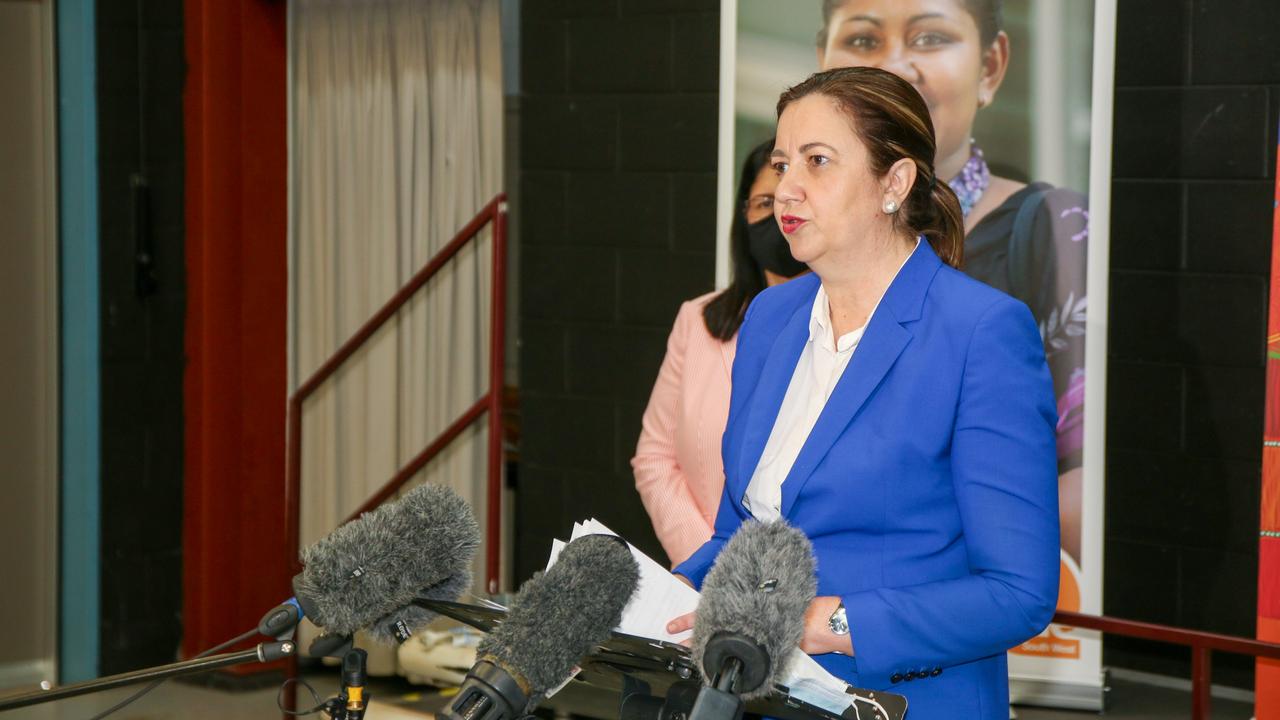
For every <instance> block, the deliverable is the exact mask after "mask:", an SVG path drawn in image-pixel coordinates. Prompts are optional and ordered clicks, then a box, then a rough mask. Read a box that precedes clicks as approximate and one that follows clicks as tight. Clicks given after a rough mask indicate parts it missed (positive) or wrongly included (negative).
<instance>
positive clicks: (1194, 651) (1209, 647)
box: [1053, 610, 1280, 720]
mask: <svg viewBox="0 0 1280 720" xmlns="http://www.w3.org/2000/svg"><path fill="white" fill-rule="evenodd" d="M1053 621H1054V622H1056V623H1059V624H1061V625H1066V626H1068V627H1081V628H1088V629H1089V630H1098V631H1100V632H1104V633H1111V634H1113V635H1124V636H1126V637H1134V638H1141V639H1144V640H1156V641H1158V642H1164V643H1170V644H1173V645H1186V646H1187V647H1189V648H1191V717H1192V719H1193V720H1209V714H1210V710H1211V708H1210V702H1209V701H1210V695H1209V691H1210V686H1211V682H1210V679H1211V676H1212V674H1213V651H1215V650H1218V651H1220V652H1228V653H1236V654H1239V655H1252V656H1253V657H1259V658H1271V659H1273V660H1280V644H1276V643H1269V642H1263V641H1261V640H1254V639H1251V638H1242V637H1234V636H1231V635H1218V634H1217V633H1209V632H1201V631H1199V630H1186V629H1183V628H1176V627H1170V626H1168V625H1156V624H1154V623H1145V622H1138V621H1137V620H1120V619H1119V618H1113V617H1107V616H1106V615H1086V614H1084V613H1077V612H1068V611H1066V610H1059V611H1058V613H1057V614H1056V615H1054V617H1053Z"/></svg>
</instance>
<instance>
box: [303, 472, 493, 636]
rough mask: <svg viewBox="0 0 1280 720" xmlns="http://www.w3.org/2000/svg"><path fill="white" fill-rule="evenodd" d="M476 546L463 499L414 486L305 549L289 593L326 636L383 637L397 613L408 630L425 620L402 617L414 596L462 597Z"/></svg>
mask: <svg viewBox="0 0 1280 720" xmlns="http://www.w3.org/2000/svg"><path fill="white" fill-rule="evenodd" d="M479 544H480V527H479V525H478V524H477V523H476V519H475V516H474V515H472V513H471V508H470V507H468V506H467V503H466V502H464V501H463V500H462V498H460V497H458V496H457V494H455V493H454V492H453V491H452V490H450V489H449V488H447V487H445V486H443V485H434V484H429V483H428V484H423V485H419V486H418V487H415V488H413V489H412V490H410V491H408V492H406V493H405V494H404V495H402V496H401V497H400V498H399V499H398V500H396V501H394V502H391V503H387V504H385V505H383V506H381V507H379V508H377V509H374V510H371V511H370V512H367V513H365V514H364V515H361V516H360V517H359V518H356V519H355V520H352V521H351V522H349V523H347V524H345V525H343V526H342V527H339V528H338V529H337V530H334V531H333V532H332V533H330V534H329V535H328V536H326V537H325V538H324V539H322V540H320V541H319V542H317V543H315V544H314V545H312V546H310V547H308V548H306V549H305V550H303V551H302V562H303V564H304V566H305V567H304V569H303V571H302V572H301V573H299V574H298V575H297V577H295V578H294V579H293V589H294V593H295V594H296V595H297V597H298V599H299V602H301V603H303V607H304V608H305V610H306V614H307V617H309V618H311V620H312V622H314V623H315V624H316V625H319V626H321V627H323V628H324V629H325V630H326V631H327V632H329V633H336V634H342V635H349V634H351V633H354V632H355V631H357V630H362V629H366V628H370V629H372V631H373V632H374V634H375V636H377V637H379V638H385V637H387V636H388V634H389V633H390V631H391V629H392V625H391V624H390V623H387V622H386V620H387V619H388V616H391V615H398V614H399V613H400V612H401V611H403V612H404V619H406V620H407V621H409V622H411V623H412V627H411V628H410V629H414V628H416V627H418V626H420V625H421V624H423V623H425V622H427V621H429V620H430V619H431V615H430V614H429V613H426V611H423V612H422V613H421V614H419V613H414V612H409V611H408V608H410V607H411V605H410V603H411V601H412V600H413V599H414V598H415V597H420V596H423V595H424V593H425V592H427V591H432V592H435V593H437V594H436V595H435V596H436V597H443V596H444V595H445V594H447V593H455V592H456V594H453V595H452V596H451V597H449V598H448V599H455V598H456V597H457V596H458V594H461V592H462V590H464V589H465V588H466V587H467V585H468V584H469V583H470V572H471V571H470V568H471V558H472V556H474V555H475V550H476V547H477V546H478V545H479ZM380 620H381V621H384V622H383V623H382V624H379V621H380Z"/></svg>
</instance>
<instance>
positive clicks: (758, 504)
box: [742, 240, 919, 521]
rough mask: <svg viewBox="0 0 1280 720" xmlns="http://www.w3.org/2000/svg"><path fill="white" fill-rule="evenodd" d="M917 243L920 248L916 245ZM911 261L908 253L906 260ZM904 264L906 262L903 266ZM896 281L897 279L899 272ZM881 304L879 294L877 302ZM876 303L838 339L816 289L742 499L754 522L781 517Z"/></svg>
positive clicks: (825, 303)
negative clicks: (803, 337)
mask: <svg viewBox="0 0 1280 720" xmlns="http://www.w3.org/2000/svg"><path fill="white" fill-rule="evenodd" d="M916 243H917V245H918V244H919V240H917V241H916ZM913 252H914V251H913ZM910 257H911V254H908V255H907V258H908V259H910ZM906 264H907V263H906V260H904V261H903V262H902V266H905V265H906ZM902 266H899V267H898V272H902ZM894 278H895V279H896V278H897V273H895V274H894ZM890 284H892V282H890ZM886 291H887V288H886ZM883 299H884V295H883V294H882V295H881V296H880V300H883ZM880 300H877V301H876V305H875V307H874V308H872V309H871V313H870V314H868V315H867V322H866V323H864V324H863V325H862V327H860V328H858V329H856V330H853V331H850V332H848V333H845V334H844V335H841V336H840V337H839V339H836V338H835V337H834V336H833V335H832V333H833V330H832V327H831V303H830V301H829V300H828V299H827V291H826V288H824V287H822V286H821V285H819V286H818V295H817V297H815V298H814V299H813V310H812V312H811V313H810V316H809V340H808V342H806V343H805V346H804V350H802V351H801V352H800V360H799V361H798V362H796V369H795V372H793V373H792V374H791V383H790V384H789V385H787V394H786V396H785V397H783V399H782V407H781V408H779V409H778V417H777V418H776V419H775V420H774V422H773V430H771V431H770V432H769V440H768V442H766V443H765V446H764V453H763V454H761V456H760V462H759V463H757V464H756V469H755V472H754V473H752V475H751V482H750V483H749V484H748V485H747V492H746V493H745V494H744V495H743V497H742V502H743V504H744V505H745V506H746V508H747V510H748V511H750V513H751V514H752V515H754V516H755V517H756V519H757V520H763V521H770V520H777V519H779V518H781V517H782V483H783V481H784V480H786V479H787V474H788V473H790V472H791V466H792V465H794V464H795V461H796V457H797V456H799V455H800V449H801V448H803V447H804V443H805V441H806V440H808V439H809V432H810V431H811V430H813V426H814V424H815V423H817V422H818V416H819V415H821V414H822V409H823V408H824V407H826V405H827V399H828V398H830V397H831V393H832V391H834V390H835V388H836V383H838V382H840V376H841V375H843V374H844V370H845V368H846V367H848V366H849V360H850V358H852V357H853V351H854V350H856V349H858V343H859V342H860V341H861V340H862V334H863V333H864V332H866V329H867V325H868V324H870V322H871V318H872V317H873V316H874V315H875V314H876V310H877V309H879V307H880Z"/></svg>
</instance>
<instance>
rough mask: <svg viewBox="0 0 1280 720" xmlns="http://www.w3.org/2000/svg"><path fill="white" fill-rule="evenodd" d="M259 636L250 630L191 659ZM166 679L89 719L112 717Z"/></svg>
mask: <svg viewBox="0 0 1280 720" xmlns="http://www.w3.org/2000/svg"><path fill="white" fill-rule="evenodd" d="M257 634H258V629H257V628H254V629H252V630H250V631H249V632H246V633H244V634H242V635H237V636H235V637H233V638H231V639H230V640H228V641H226V642H224V643H221V644H218V645H214V646H213V647H211V648H209V649H208V650H205V651H204V652H202V653H200V654H199V655H196V656H194V657H192V658H191V659H192V660H194V659H196V658H202V657H205V656H206V655H212V654H214V653H216V652H218V651H219V650H225V649H226V648H229V647H231V646H232V645H236V644H238V643H241V642H244V641H245V640H248V639H249V638H251V637H254V636H256V635H257ZM166 679H167V678H160V679H159V680H154V681H152V683H151V684H150V685H148V686H146V687H144V688H142V689H141V690H139V691H138V692H136V693H134V694H132V695H130V696H129V697H127V698H125V699H124V700H121V701H120V702H118V703H116V704H115V705H112V706H111V707H109V708H107V709H106V710H103V711H102V712H100V713H98V714H97V715H94V716H93V717H91V718H89V720H102V718H104V717H106V716H108V715H110V714H111V713H113V712H116V711H117V710H120V709H121V708H123V707H125V706H126V705H128V704H130V703H132V702H134V701H136V700H138V699H139V698H141V697H142V696H143V695H146V694H147V693H149V692H151V691H152V690H155V689H156V688H158V687H160V684H161V683H163V682H164V681H165V680H166Z"/></svg>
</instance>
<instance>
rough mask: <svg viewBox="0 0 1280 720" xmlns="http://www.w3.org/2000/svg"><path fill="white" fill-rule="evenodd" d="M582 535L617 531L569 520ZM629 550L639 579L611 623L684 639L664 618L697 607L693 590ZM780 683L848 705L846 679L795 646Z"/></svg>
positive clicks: (826, 704)
mask: <svg viewBox="0 0 1280 720" xmlns="http://www.w3.org/2000/svg"><path fill="white" fill-rule="evenodd" d="M584 535H614V536H617V535H618V534H617V533H615V532H614V531H612V530H610V529H609V528H607V527H605V526H604V524H603V523H601V522H600V521H598V520H595V519H591V520H585V521H583V522H580V523H574V525H573V533H572V534H571V535H570V536H569V542H573V541H574V540H577V539H578V538H580V537H582V536H584ZM564 546H565V542H564V541H562V540H555V541H554V542H553V543H552V546H551V557H550V559H548V560H547V568H548V569H550V568H551V566H552V565H554V564H555V563H556V560H557V559H558V558H559V557H560V551H561V550H563V549H564ZM627 547H629V548H631V555H632V557H634V558H635V559H636V563H637V564H639V566H640V584H639V587H637V588H636V592H635V594H634V595H632V596H631V600H630V602H628V603H627V606H626V608H625V609H624V610H623V611H622V622H621V623H619V624H618V627H617V628H615V629H616V630H617V631H618V632H621V633H626V634H628V635H636V636H638V637H646V638H651V639H653V640H665V641H666V642H672V643H678V642H684V641H687V640H688V639H689V637H690V636H691V635H692V634H693V632H692V631H691V630H686V631H684V632H682V633H679V634H676V635H672V634H671V633H668V632H667V623H668V622H670V621H671V620H672V619H673V618H675V617H678V616H680V615H684V614H685V613H690V612H693V611H694V610H696V609H697V608H698V597H699V595H698V591H697V590H694V589H693V588H691V587H689V586H688V585H685V584H684V583H683V582H681V581H680V580H678V579H677V578H676V576H675V575H672V574H671V572H670V571H668V570H667V569H666V568H665V567H663V566H662V565H659V564H658V563H657V562H655V561H654V560H653V558H651V557H649V556H648V555H645V554H644V553H642V552H640V551H639V550H637V549H636V547H635V546H634V545H632V544H631V543H627ZM781 683H782V684H783V685H785V686H786V687H787V689H788V691H790V694H791V697H793V698H795V699H797V700H802V701H804V702H807V703H809V704H810V705H815V706H817V707H820V708H822V709H824V710H827V711H829V712H832V713H835V714H837V715H839V714H841V713H843V712H844V710H845V708H847V707H849V705H850V704H852V700H853V696H851V695H847V694H846V693H845V688H847V687H848V683H846V682H844V681H843V680H841V679H839V678H837V677H836V676H834V675H832V674H831V673H829V672H827V670H826V668H824V667H822V666H821V665H819V664H818V663H817V662H816V661H815V660H814V659H813V658H811V657H809V656H808V655H807V654H805V653H804V652H802V651H801V650H800V649H799V648H796V649H795V650H793V651H792V652H791V655H790V656H789V657H788V658H787V665H786V668H785V669H784V671H783V673H782V680H781Z"/></svg>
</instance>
